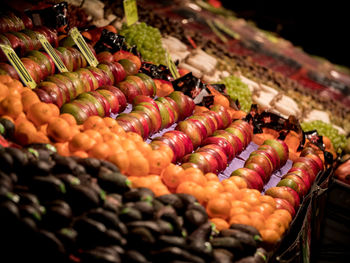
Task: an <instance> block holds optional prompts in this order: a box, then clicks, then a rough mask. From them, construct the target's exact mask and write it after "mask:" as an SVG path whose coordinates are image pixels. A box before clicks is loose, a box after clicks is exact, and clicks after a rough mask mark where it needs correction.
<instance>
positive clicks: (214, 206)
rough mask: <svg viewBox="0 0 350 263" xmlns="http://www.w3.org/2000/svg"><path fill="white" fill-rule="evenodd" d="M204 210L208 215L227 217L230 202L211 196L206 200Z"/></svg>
mask: <svg viewBox="0 0 350 263" xmlns="http://www.w3.org/2000/svg"><path fill="white" fill-rule="evenodd" d="M206 210H207V213H208V215H209V217H219V218H222V219H228V218H229V216H230V210H231V204H230V202H229V201H227V200H226V199H221V198H213V199H210V200H209V201H208V203H207V209H206Z"/></svg>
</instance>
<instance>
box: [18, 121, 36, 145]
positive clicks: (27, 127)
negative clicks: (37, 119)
mask: <svg viewBox="0 0 350 263" xmlns="http://www.w3.org/2000/svg"><path fill="white" fill-rule="evenodd" d="M36 133H37V130H36V128H35V126H34V124H33V123H31V122H30V121H27V120H25V121H23V122H21V123H20V124H19V125H18V126H16V129H15V138H16V142H17V143H18V144H20V145H27V144H29V143H32V142H33V138H34V137H35V135H36Z"/></svg>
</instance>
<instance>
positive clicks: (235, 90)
mask: <svg viewBox="0 0 350 263" xmlns="http://www.w3.org/2000/svg"><path fill="white" fill-rule="evenodd" d="M219 84H225V86H226V92H227V94H228V95H230V97H231V99H233V100H237V99H238V101H239V103H240V105H241V110H243V111H245V112H249V111H250V107H251V105H252V93H251V92H250V89H249V88H248V86H247V85H246V84H245V83H243V82H242V81H241V79H240V78H239V77H236V76H229V77H227V78H224V79H222V80H221V82H220V83H219Z"/></svg>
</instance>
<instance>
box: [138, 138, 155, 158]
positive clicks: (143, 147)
mask: <svg viewBox="0 0 350 263" xmlns="http://www.w3.org/2000/svg"><path fill="white" fill-rule="evenodd" d="M135 144H136V148H137V150H138V151H139V152H141V153H142V155H143V156H144V157H146V158H147V156H148V155H150V154H152V151H153V150H152V147H151V146H150V145H149V144H148V143H146V142H144V141H142V142H136V143H135Z"/></svg>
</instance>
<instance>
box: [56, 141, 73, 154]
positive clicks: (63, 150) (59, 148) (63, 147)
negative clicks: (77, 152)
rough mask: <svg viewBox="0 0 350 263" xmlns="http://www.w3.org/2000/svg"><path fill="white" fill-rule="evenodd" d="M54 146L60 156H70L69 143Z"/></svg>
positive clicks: (59, 143) (58, 143)
mask: <svg viewBox="0 0 350 263" xmlns="http://www.w3.org/2000/svg"><path fill="white" fill-rule="evenodd" d="M54 146H55V148H56V150H57V152H58V153H59V154H60V155H62V156H69V155H70V151H69V146H68V142H57V143H55V144H54Z"/></svg>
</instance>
